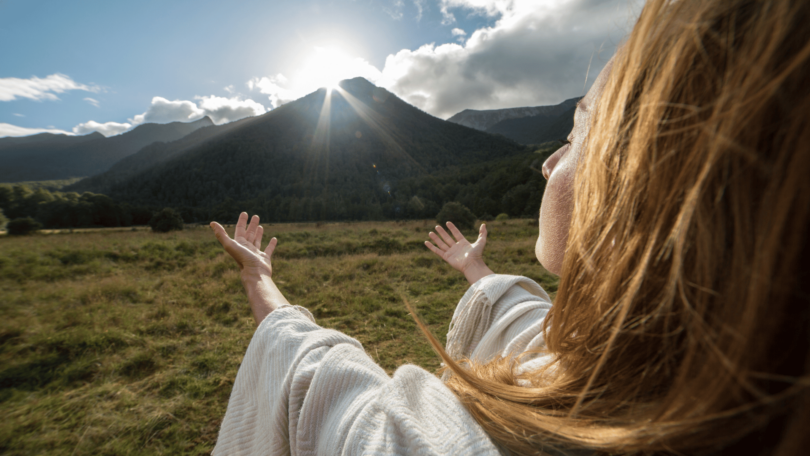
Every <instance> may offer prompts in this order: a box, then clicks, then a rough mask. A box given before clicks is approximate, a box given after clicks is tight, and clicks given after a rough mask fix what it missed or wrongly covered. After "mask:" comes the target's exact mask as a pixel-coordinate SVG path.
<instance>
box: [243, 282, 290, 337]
mask: <svg viewBox="0 0 810 456" xmlns="http://www.w3.org/2000/svg"><path fill="white" fill-rule="evenodd" d="M242 286H244V287H245V293H246V294H247V298H248V303H249V304H250V310H251V312H252V313H253V318H254V319H255V320H256V326H258V325H259V324H261V322H262V321H263V320H264V319H265V317H267V316H268V315H270V312H272V311H274V310H276V309H277V308H278V307H280V306H282V305H284V304H289V302H287V298H285V297H284V295H283V294H281V291H280V290H279V289H278V287H276V284H275V283H274V282H273V279H271V278H270V274H260V273H255V272H254V273H252V272H248V273H244V271H243V274H242Z"/></svg>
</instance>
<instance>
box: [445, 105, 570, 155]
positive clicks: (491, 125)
mask: <svg viewBox="0 0 810 456" xmlns="http://www.w3.org/2000/svg"><path fill="white" fill-rule="evenodd" d="M579 100H580V98H571V99H569V100H565V101H563V102H562V103H560V104H558V105H553V106H535V107H525V108H509V109H493V110H487V111H476V110H472V109H465V110H464V111H461V112H460V113H458V114H456V115H454V116H453V117H451V118H449V119H447V120H448V122H454V123H458V124H460V125H465V126H468V127H470V128H475V129H478V130H481V131H486V132H487V133H492V134H499V135H503V136H506V137H507V138H509V139H512V140H513V141H517V142H519V143H521V144H541V143H544V142H548V141H554V140H557V139H561V138H565V137H566V136H568V133H569V132H570V131H571V129H572V128H573V127H574V109H575V108H576V103H577V102H578V101H579Z"/></svg>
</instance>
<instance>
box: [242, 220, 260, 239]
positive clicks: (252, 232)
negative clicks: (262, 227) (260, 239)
mask: <svg viewBox="0 0 810 456" xmlns="http://www.w3.org/2000/svg"><path fill="white" fill-rule="evenodd" d="M258 229H259V216H258V215H254V216H253V217H252V218H251V219H250V224H249V225H248V227H247V230H245V239H247V241H248V242H250V243H251V244H252V243H253V241H254V240H255V239H256V230H258Z"/></svg>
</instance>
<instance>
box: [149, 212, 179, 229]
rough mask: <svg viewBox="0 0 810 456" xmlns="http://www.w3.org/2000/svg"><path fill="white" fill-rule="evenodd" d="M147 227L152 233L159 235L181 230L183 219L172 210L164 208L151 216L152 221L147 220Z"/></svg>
mask: <svg viewBox="0 0 810 456" xmlns="http://www.w3.org/2000/svg"><path fill="white" fill-rule="evenodd" d="M149 226H151V227H152V231H157V232H159V233H167V232H169V231H174V230H182V229H183V217H182V216H181V215H180V214H179V213H178V212H177V211H175V210H174V209H172V208H170V207H164V208H163V210H162V211H160V212H158V213H156V214H155V215H154V216H152V219H151V220H149Z"/></svg>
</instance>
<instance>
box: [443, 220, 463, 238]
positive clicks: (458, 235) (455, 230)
mask: <svg viewBox="0 0 810 456" xmlns="http://www.w3.org/2000/svg"><path fill="white" fill-rule="evenodd" d="M447 228H450V232H451V233H453V237H454V238H456V242H461V241H463V240H465V239H466V238H465V237H464V235H463V234H461V231H459V230H458V228H456V225H454V224H453V222H447Z"/></svg>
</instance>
